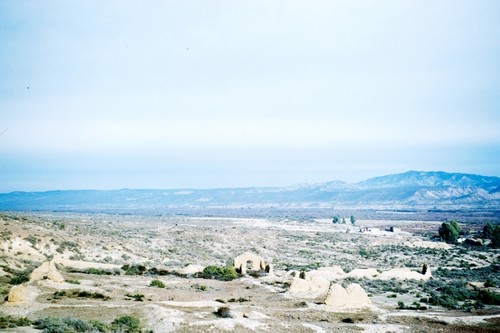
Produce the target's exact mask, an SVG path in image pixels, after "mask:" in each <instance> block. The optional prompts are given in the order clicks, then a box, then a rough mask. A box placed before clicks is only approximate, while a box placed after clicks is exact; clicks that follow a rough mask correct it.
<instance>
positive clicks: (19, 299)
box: [7, 284, 38, 303]
mask: <svg viewBox="0 0 500 333" xmlns="http://www.w3.org/2000/svg"><path fill="white" fill-rule="evenodd" d="M37 295H38V290H37V288H35V287H32V286H27V285H24V284H20V285H17V286H14V287H12V288H11V289H10V291H9V295H8V296H7V302H9V303H23V302H31V301H33V300H34V299H35V298H36V296H37Z"/></svg>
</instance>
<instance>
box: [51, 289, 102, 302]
mask: <svg viewBox="0 0 500 333" xmlns="http://www.w3.org/2000/svg"><path fill="white" fill-rule="evenodd" d="M63 297H67V298H87V299H100V300H104V301H107V300H109V299H111V298H110V297H109V296H106V295H104V294H101V293H98V292H90V291H87V290H61V291H56V292H54V296H53V299H62V298H63Z"/></svg>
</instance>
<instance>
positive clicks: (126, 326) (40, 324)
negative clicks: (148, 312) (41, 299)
mask: <svg viewBox="0 0 500 333" xmlns="http://www.w3.org/2000/svg"><path fill="white" fill-rule="evenodd" d="M34 325H35V328H37V329H40V330H43V332H44V333H80V332H82V333H83V332H85V333H94V332H96V333H97V332H102V333H152V331H144V330H143V329H142V327H141V323H140V321H139V319H137V318H136V317H132V316H122V317H118V318H116V319H115V320H113V321H112V322H111V323H110V324H105V323H103V322H100V321H97V320H89V321H85V320H81V319H76V318H51V317H48V318H43V319H39V320H37V321H35V323H34Z"/></svg>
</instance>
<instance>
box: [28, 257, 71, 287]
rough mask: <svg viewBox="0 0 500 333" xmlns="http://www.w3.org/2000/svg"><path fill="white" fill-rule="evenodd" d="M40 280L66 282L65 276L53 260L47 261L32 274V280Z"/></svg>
mask: <svg viewBox="0 0 500 333" xmlns="http://www.w3.org/2000/svg"><path fill="white" fill-rule="evenodd" d="M38 280H51V281H54V282H64V278H63V277H62V275H61V273H59V271H58V269H57V267H56V265H55V264H54V262H53V261H46V262H44V263H43V264H41V265H40V266H38V267H37V268H36V269H34V270H33V272H31V274H30V282H34V281H38Z"/></svg>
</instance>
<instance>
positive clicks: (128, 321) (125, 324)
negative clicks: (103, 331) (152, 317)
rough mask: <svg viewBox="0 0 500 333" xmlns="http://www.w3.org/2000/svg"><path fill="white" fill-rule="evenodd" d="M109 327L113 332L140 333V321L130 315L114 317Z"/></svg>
mask: <svg viewBox="0 0 500 333" xmlns="http://www.w3.org/2000/svg"><path fill="white" fill-rule="evenodd" d="M111 329H112V330H113V331H114V332H124V333H141V332H142V329H141V323H140V322H139V319H137V318H135V317H132V316H122V317H119V318H116V319H115V320H113V322H112V323H111Z"/></svg>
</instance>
